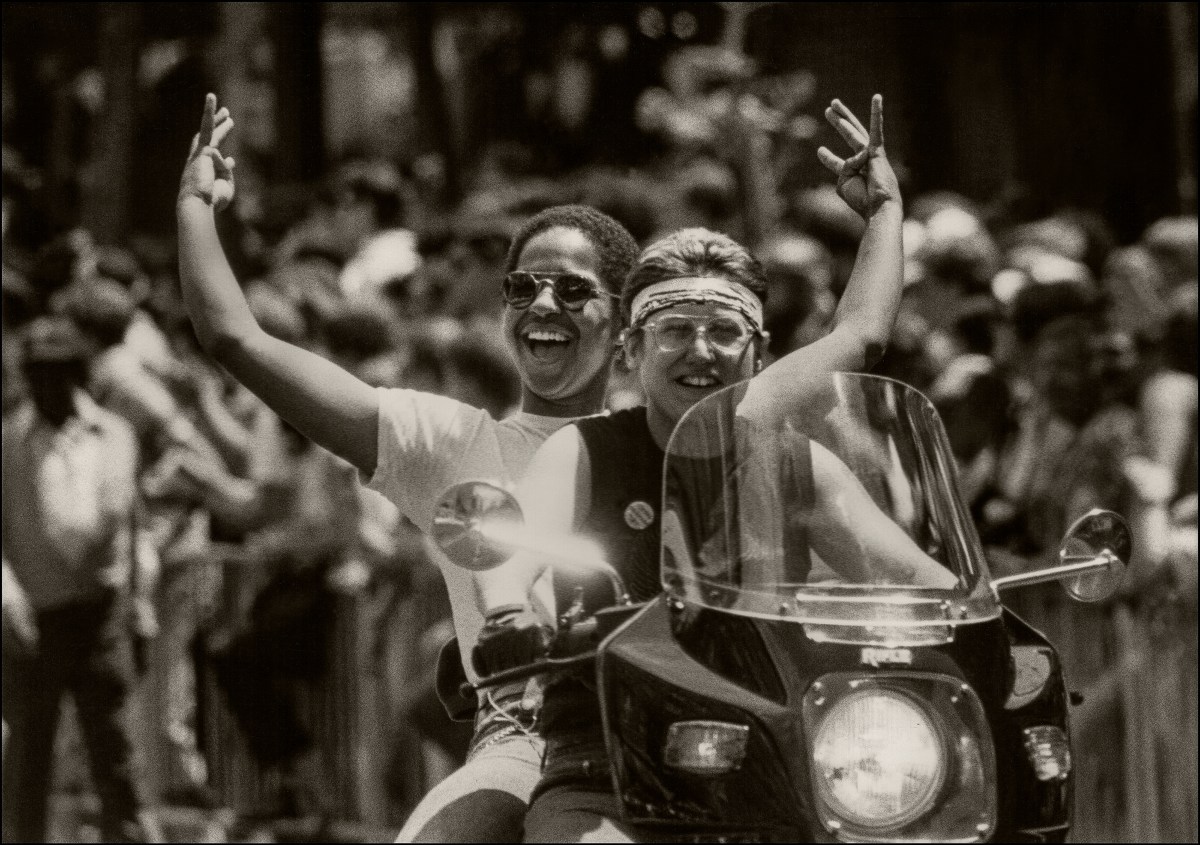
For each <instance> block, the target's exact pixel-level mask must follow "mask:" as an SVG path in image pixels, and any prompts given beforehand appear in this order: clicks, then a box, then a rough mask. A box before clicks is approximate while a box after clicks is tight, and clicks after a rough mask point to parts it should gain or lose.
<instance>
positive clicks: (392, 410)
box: [177, 95, 637, 841]
mask: <svg viewBox="0 0 1200 845" xmlns="http://www.w3.org/2000/svg"><path fill="white" fill-rule="evenodd" d="M232 127H233V121H232V120H231V119H230V118H229V114H228V111H227V110H225V109H222V110H220V111H218V110H217V106H216V97H215V96H212V95H210V96H209V97H208V98H206V101H205V107H204V113H203V117H202V121H201V129H200V133H199V135H198V136H197V137H196V139H195V140H194V143H193V148H192V152H191V154H190V155H189V157H188V161H187V164H186V165H185V169H184V173H183V177H182V180H181V185H180V192H179V198H178V203H177V219H178V224H179V257H180V279H181V284H182V290H183V295H184V300H185V303H186V305H187V309H188V312H189V314H190V315H191V318H192V323H193V326H194V328H195V331H196V336H197V338H198V339H199V341H200V343H201V345H202V346H203V347H204V349H205V350H206V351H207V352H208V353H209V354H210V355H211V356H212V357H213V358H215V359H216V360H217V361H218V362H219V363H220V364H221V365H222V366H224V367H225V369H226V370H228V371H229V372H230V373H231V374H232V375H233V376H234V377H235V378H237V379H238V380H239V381H240V382H242V384H244V385H246V386H247V387H248V388H249V389H250V390H251V391H253V392H254V393H256V394H257V395H258V396H259V397H260V398H261V399H262V400H263V401H265V402H266V403H267V405H269V406H270V407H271V408H272V409H273V410H274V411H275V412H276V413H278V414H279V415H280V416H281V417H283V418H284V419H285V420H286V421H287V422H289V423H290V424H291V425H293V426H294V427H295V428H296V429H297V430H299V431H300V432H302V433H303V434H304V435H305V436H307V437H308V438H310V439H311V440H313V441H315V442H316V443H318V444H319V445H321V446H323V447H325V448H326V449H328V450H329V451H331V452H333V453H334V454H336V455H338V456H339V457H341V458H343V459H344V460H346V461H347V462H349V463H350V464H351V465H353V466H354V467H355V468H356V469H357V470H358V472H359V477H360V480H361V481H362V482H364V483H365V484H366V485H367V487H368V488H370V489H372V490H375V491H377V492H380V493H382V494H383V495H384V496H385V497H386V498H387V499H389V500H390V501H391V502H392V503H393V504H394V505H396V507H397V508H398V509H399V510H400V512H401V513H402V514H403V515H404V516H406V517H408V518H409V519H410V520H412V522H413V523H415V524H416V525H417V526H418V527H419V528H421V529H422V530H423V531H425V532H429V530H430V529H431V527H432V523H433V514H434V511H435V507H436V502H437V499H438V498H439V496H440V495H441V493H442V491H444V490H445V489H446V488H447V487H449V486H451V485H452V484H454V483H457V482H461V481H467V480H470V479H476V478H488V479H492V480H495V481H499V482H501V483H505V484H511V483H513V482H514V481H515V480H516V479H517V478H519V476H520V475H521V473H522V472H523V471H524V468H525V465H526V464H527V463H528V461H529V459H530V457H532V455H533V453H534V452H535V451H536V450H537V447H538V446H539V445H541V443H542V442H543V441H544V440H545V439H546V438H547V437H549V436H550V435H551V434H552V433H553V432H555V431H557V430H558V429H560V428H562V427H563V426H564V425H567V424H568V423H569V422H571V421H572V420H574V419H577V418H579V417H581V416H584V415H587V414H594V413H597V412H599V411H600V410H602V408H603V403H604V396H605V390H606V387H607V383H608V376H609V372H610V367H611V362H612V356H613V350H614V347H615V342H616V339H617V336H618V334H619V330H620V319H621V317H620V312H619V309H618V307H617V305H616V300H617V299H618V298H619V295H618V293H617V291H618V290H619V289H620V285H621V282H622V280H623V279H624V277H625V274H626V273H627V272H628V270H629V268H630V267H631V266H632V264H633V261H634V259H635V258H636V257H637V244H636V242H635V241H634V240H633V238H632V236H630V234H629V233H628V232H627V231H626V230H625V229H624V227H622V226H621V225H620V224H619V223H617V222H616V221H615V220H613V219H612V218H610V217H608V216H607V215H604V214H601V213H600V212H598V211H596V210H595V209H592V208H588V207H585V206H558V207H554V208H550V209H547V210H545V211H543V212H541V213H539V214H537V215H535V216H534V217H532V218H531V219H530V220H528V221H526V222H525V224H524V225H523V226H522V227H521V229H520V230H519V231H518V232H517V234H516V236H515V237H514V238H513V240H512V244H511V246H510V248H509V251H508V255H507V257H506V259H505V268H504V269H505V271H506V275H505V277H504V282H503V285H502V290H501V293H502V295H503V297H504V302H505V308H504V316H503V332H504V341H505V344H506V346H507V347H508V351H509V353H510V354H511V355H512V357H513V360H514V363H515V365H516V367H517V370H518V372H519V374H520V376H521V405H520V412H518V413H517V414H515V415H513V416H511V417H508V418H506V419H504V420H497V419H496V418H495V417H493V416H492V415H491V414H489V413H488V412H487V411H485V410H483V409H481V408H476V407H472V406H471V405H468V404H466V403H463V402H460V401H456V400H453V399H450V398H447V397H442V396H437V395H433V394H429V393H423V392H420V391H415V390H402V389H395V388H373V387H371V386H369V385H368V384H367V383H365V382H364V381H362V380H360V379H359V378H357V377H356V376H354V375H353V374H351V373H349V372H347V371H346V370H345V369H343V368H341V367H339V366H337V365H336V364H335V363H333V362H331V361H329V360H326V359H325V358H322V357H320V356H318V355H316V354H314V353H312V352H310V351H308V350H305V349H302V348H300V347H299V346H297V345H295V344H291V343H288V342H286V341H284V340H282V339H279V338H275V337H271V336H270V335H269V334H267V333H266V332H264V331H263V329H262V327H261V326H260V325H259V324H258V322H257V320H256V319H255V318H254V315H253V314H252V312H251V311H250V309H249V307H248V306H247V303H246V297H245V295H244V294H243V292H242V289H241V287H240V286H239V284H238V281H237V279H236V278H235V277H234V275H233V272H232V270H231V269H230V267H229V263H228V261H227V260H226V258H225V255H224V252H223V250H222V247H221V244H220V241H219V238H218V236H217V231H216V226H215V224H214V211H219V210H220V209H222V208H224V207H225V206H226V205H228V203H229V202H230V201H231V200H232V198H233V193H234V185H233V167H234V162H233V159H231V158H226V157H225V156H224V155H222V153H221V151H220V149H219V147H220V144H221V142H222V141H223V139H224V138H225V137H226V136H227V135H228V133H229V131H230V130H231V129H232ZM438 563H439V566H440V569H441V571H442V574H443V576H444V578H445V580H446V584H447V589H448V593H449V597H450V601H451V606H452V609H453V617H454V626H455V630H456V633H457V640H458V651H457V654H455V653H454V652H447V654H448V655H449V660H448V661H447V662H448V664H449V665H450V666H454V665H456V664H457V665H459V666H460V668H461V671H462V672H463V673H465V674H466V676H467V677H468V678H473V677H475V672H474V669H473V667H472V664H471V662H470V654H471V649H472V647H473V645H474V643H475V641H476V639H477V638H478V634H479V631H480V630H481V628H482V627H483V623H484V620H483V617H482V615H481V613H480V612H479V609H478V607H477V606H476V602H475V586H474V583H473V576H472V574H471V573H469V572H466V571H465V570H461V569H458V568H456V567H454V566H453V565H452V564H450V563H449V562H448V561H445V560H444V559H442V558H439V559H438ZM431 668H432V667H431ZM452 686H453V688H454V689H457V684H453V685H452ZM534 701H535V699H534V698H527V697H526V696H525V687H524V685H520V686H519V688H514V689H511V690H502V691H500V693H499V694H496V695H493V696H492V697H491V698H488V699H482V698H481V699H480V700H476V701H464V702H461V703H462V704H465V705H466V708H465V713H466V714H467V715H468V717H470V714H471V713H472V712H474V713H475V716H474V718H475V722H476V730H475V737H474V740H473V742H472V747H471V750H470V752H469V756H468V762H467V764H466V765H465V766H464V767H463V768H462V769H460V770H459V771H458V772H456V773H455V774H453V775H451V776H450V777H449V778H447V779H446V780H445V781H443V782H442V783H441V784H439V785H438V787H437V788H436V789H435V790H434V791H433V792H431V793H430V794H429V795H427V796H426V798H425V800H423V801H422V803H421V804H420V805H419V806H418V807H417V809H416V810H415V811H414V813H413V814H412V816H411V817H410V819H409V821H408V823H407V824H406V825H405V827H404V829H403V830H402V831H401V834H400V838H401V840H402V841H416V840H421V841H480V840H492V841H496V840H500V841H504V840H506V839H507V840H511V841H516V840H519V839H520V837H521V826H522V823H523V818H524V813H525V810H526V807H527V803H528V798H529V795H530V793H531V792H532V790H533V787H534V786H535V785H536V783H537V780H538V778H539V777H540V774H541V758H542V743H541V740H540V738H539V737H538V736H537V731H536V726H535V723H536V709H535V708H534V707H526V706H523V705H525V704H526V703H530V704H532V703H533V702H534Z"/></svg>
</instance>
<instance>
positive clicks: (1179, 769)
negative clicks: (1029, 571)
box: [1005, 581, 1197, 842]
mask: <svg viewBox="0 0 1200 845" xmlns="http://www.w3.org/2000/svg"><path fill="white" fill-rule="evenodd" d="M1005 601H1006V603H1007V604H1008V605H1009V606H1010V607H1011V609H1012V610H1013V611H1014V612H1016V613H1017V614H1019V615H1020V616H1021V617H1022V618H1024V619H1025V620H1026V621H1027V622H1029V623H1030V624H1032V625H1033V626H1034V627H1036V628H1038V629H1039V630H1041V631H1042V632H1043V633H1044V634H1045V635H1046V636H1047V637H1048V638H1049V639H1050V641H1051V642H1052V643H1054V645H1055V647H1056V648H1057V649H1058V651H1059V655H1060V657H1061V658H1062V662H1063V666H1064V671H1065V675H1066V681H1067V686H1068V688H1069V689H1070V690H1072V691H1077V692H1079V693H1081V694H1082V697H1083V700H1082V702H1081V703H1080V704H1079V705H1078V706H1076V707H1074V708H1073V711H1072V714H1071V719H1072V724H1071V733H1072V746H1073V748H1074V753H1075V761H1074V762H1075V766H1074V769H1075V778H1076V780H1075V814H1074V823H1073V826H1072V831H1071V838H1072V840H1073V841H1076V842H1106V841H1107V842H1195V841H1196V839H1197V760H1196V754H1197V734H1196V716H1197V714H1196V696H1197V628H1196V623H1197V619H1196V595H1195V592H1194V591H1193V592H1191V593H1190V594H1189V593H1188V592H1187V591H1182V592H1181V591H1176V590H1173V589H1170V588H1168V587H1166V586H1165V584H1164V583H1163V582H1161V581H1160V582H1156V583H1155V584H1150V585H1147V586H1146V587H1145V588H1144V589H1143V590H1142V591H1141V592H1139V593H1138V594H1136V595H1133V596H1126V597H1123V598H1120V599H1116V600H1113V601H1110V602H1108V603H1104V604H1096V605H1088V604H1079V603H1076V602H1073V601H1071V600H1070V599H1069V598H1068V597H1067V596H1066V595H1065V593H1064V592H1063V591H1062V589H1061V588H1060V587H1058V586H1057V585H1055V584H1045V585H1039V586H1037V587H1030V588H1027V589H1024V590H1020V591H1014V593H1013V594H1010V595H1006V596H1005Z"/></svg>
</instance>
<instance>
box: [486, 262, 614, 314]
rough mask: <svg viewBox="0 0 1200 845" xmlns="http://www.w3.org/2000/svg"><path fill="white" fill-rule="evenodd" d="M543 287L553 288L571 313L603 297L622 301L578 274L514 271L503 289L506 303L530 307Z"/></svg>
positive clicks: (506, 279)
mask: <svg viewBox="0 0 1200 845" xmlns="http://www.w3.org/2000/svg"><path fill="white" fill-rule="evenodd" d="M542 285H550V289H551V290H553V291H554V296H555V297H556V298H557V299H558V301H559V302H561V303H562V306H563V308H566V309H567V310H568V311H579V310H580V309H581V308H583V306H585V305H587V304H588V302H589V301H590V300H593V299H597V298H599V297H601V296H608V297H611V298H613V299H619V298H620V297H618V296H617V295H616V294H615V293H609V292H608V291H606V290H604V289H602V288H601V287H600V286H599V284H598V283H596V282H593V281H592V280H591V279H588V278H585V277H584V276H579V275H576V274H575V273H530V272H527V271H525V270H515V271H513V272H512V273H509V274H508V275H507V276H505V277H504V284H503V285H502V287H501V290H502V291H503V292H504V301H505V302H507V303H508V304H509V305H511V306H512V307H513V308H528V307H529V306H530V305H532V304H533V301H534V300H535V299H537V297H538V294H539V293H541V292H542Z"/></svg>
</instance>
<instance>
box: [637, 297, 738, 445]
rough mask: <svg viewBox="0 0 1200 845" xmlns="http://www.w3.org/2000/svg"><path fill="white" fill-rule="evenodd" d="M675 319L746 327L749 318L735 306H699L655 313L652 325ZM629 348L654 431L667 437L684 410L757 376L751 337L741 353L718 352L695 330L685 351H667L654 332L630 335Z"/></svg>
mask: <svg viewBox="0 0 1200 845" xmlns="http://www.w3.org/2000/svg"><path fill="white" fill-rule="evenodd" d="M675 315H680V316H684V317H689V318H692V319H694V320H697V321H699V322H701V323H704V322H707V321H710V320H713V319H716V318H723V319H729V320H735V321H738V322H741V323H745V318H744V317H742V315H741V314H739V313H738V312H737V311H735V310H734V309H732V308H728V307H726V306H724V305H716V304H698V303H688V304H681V305H676V306H672V307H670V308H664V309H662V310H661V311H656V312H654V313H653V314H652V315H651V316H650V319H649V322H651V323H653V322H655V321H657V320H660V319H662V318H664V317H667V316H675ZM625 349H626V354H627V356H628V358H629V361H630V363H631V365H632V366H633V368H634V369H635V370H636V372H637V374H638V380H639V381H640V382H641V385H642V390H643V391H644V393H645V394H646V409H647V414H648V415H649V417H650V420H651V428H652V430H655V431H659V432H666V433H667V434H669V433H670V431H671V430H673V429H674V427H675V423H677V422H679V418H680V417H682V416H683V414H684V412H686V411H687V410H688V409H689V408H691V407H692V406H693V405H695V404H696V403H697V402H699V401H700V400H701V399H703V398H704V397H705V396H708V395H709V394H711V393H714V392H716V391H718V390H720V389H721V388H723V387H728V386H729V385H731V384H737V383H738V382H740V381H744V380H746V379H748V378H750V377H751V376H752V375H754V362H755V361H756V360H757V358H758V354H759V341H758V340H757V339H753V338H752V339H751V340H750V342H749V343H748V344H747V345H746V347H745V349H743V350H742V351H741V352H740V353H738V354H730V353H728V352H722V351H720V350H718V349H716V348H715V347H714V346H713V345H712V344H711V343H710V342H709V339H708V338H707V337H702V336H701V334H700V333H699V332H697V333H696V334H695V335H694V336H693V337H692V341H691V343H689V344H687V345H686V346H685V347H684V348H683V349H681V350H679V351H678V352H664V351H662V349H660V348H659V345H658V343H657V342H656V340H655V338H654V335H653V332H652V331H650V330H649V329H647V328H642V329H639V330H638V331H635V332H631V333H630V336H629V339H628V340H627V341H626V347H625Z"/></svg>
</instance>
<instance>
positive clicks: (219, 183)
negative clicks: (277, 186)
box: [179, 94, 234, 211]
mask: <svg viewBox="0 0 1200 845" xmlns="http://www.w3.org/2000/svg"><path fill="white" fill-rule="evenodd" d="M231 129H233V118H231V117H230V116H229V109H227V108H222V109H221V110H220V111H217V95H216V94H209V95H208V96H207V97H205V98H204V113H203V115H201V117H200V131H199V132H198V133H196V135H195V137H193V138H192V148H191V150H190V151H189V152H188V158H187V164H185V165H184V167H183V176H182V178H181V179H180V181H179V199H180V201H183V200H184V199H187V198H189V197H198V198H199V199H201V200H203V201H204V202H205V203H206V204H207V205H209V206H211V207H212V208H213V209H215V210H216V211H223V210H224V209H225V207H226V206H228V205H229V203H230V202H231V201H232V200H233V193H234V187H233V167H234V160H233V157H232V156H231V157H229V158H226V157H224V156H223V155H221V150H220V145H221V142H222V141H224V140H225V136H227V135H228V134H229V131H230V130H231Z"/></svg>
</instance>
